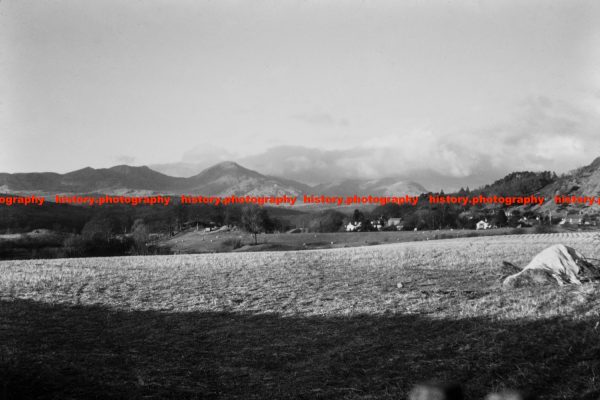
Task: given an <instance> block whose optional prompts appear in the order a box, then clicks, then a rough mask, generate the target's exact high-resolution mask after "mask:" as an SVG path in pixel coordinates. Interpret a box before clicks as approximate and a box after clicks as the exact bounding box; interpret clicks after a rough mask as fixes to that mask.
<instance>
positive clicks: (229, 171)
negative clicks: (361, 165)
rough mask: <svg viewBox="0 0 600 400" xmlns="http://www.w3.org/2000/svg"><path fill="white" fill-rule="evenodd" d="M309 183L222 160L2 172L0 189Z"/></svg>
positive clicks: (164, 190) (220, 190)
mask: <svg viewBox="0 0 600 400" xmlns="http://www.w3.org/2000/svg"><path fill="white" fill-rule="evenodd" d="M307 188H308V186H306V185H304V184H302V183H299V182H294V181H291V180H287V179H281V178H276V177H271V176H265V175H262V174H260V173H258V172H256V171H252V170H249V169H247V168H244V167H242V166H240V165H238V164H236V163H234V162H223V163H220V164H217V165H215V166H213V167H211V168H208V169H206V170H204V171H202V172H201V173H199V174H197V175H194V176H192V177H189V178H179V177H173V176H168V175H164V174H161V173H160V172H157V171H154V170H152V169H150V168H148V167H145V166H144V167H131V166H127V165H118V166H115V167H112V168H100V169H94V168H89V167H88V168H83V169H80V170H77V171H73V172H69V173H66V174H57V173H17V174H0V192H3V193H18V192H32V191H36V192H43V193H49V194H54V193H107V194H129V193H131V192H136V191H137V192H139V191H146V192H155V193H161V194H182V193H203V194H207V195H209V194H210V195H215V196H226V195H231V194H235V195H247V194H250V195H252V194H261V195H283V194H287V195H298V194H300V193H303V192H304V191H306V190H307Z"/></svg>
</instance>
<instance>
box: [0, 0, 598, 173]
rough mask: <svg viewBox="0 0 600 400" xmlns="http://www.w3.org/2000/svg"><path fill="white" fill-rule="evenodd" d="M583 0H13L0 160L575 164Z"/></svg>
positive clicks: (2, 36) (594, 52)
mask: <svg viewBox="0 0 600 400" xmlns="http://www.w3.org/2000/svg"><path fill="white" fill-rule="evenodd" d="M594 3H595V2H594V1H584V0H579V1H566V0H565V1H527V2H523V1H522V0H519V1H390V2H386V1H382V0H377V1H351V0H346V1H327V2H324V1H286V0H278V1H243V2H242V1H240V2H234V1H199V0H194V1H189V2H188V1H172V0H168V1H167V0H163V1H156V0H144V1H134V0H122V1H112V0H102V1H92V0H88V1H80V0H73V1H62V0H60V1H56V0H48V1H36V0H31V1H30V0H5V1H2V2H1V3H0V94H1V103H0V107H1V109H0V171H4V172H18V171H19V172H23V171H58V172H66V171H69V170H74V169H79V168H81V167H84V166H92V167H107V166H111V165H115V164H122V163H128V164H133V165H143V164H156V163H169V162H177V161H188V162H200V163H207V162H212V161H214V160H221V159H234V160H238V161H241V160H247V161H248V162H250V163H251V164H252V166H262V168H263V169H264V170H263V171H261V172H267V173H278V172H279V173H284V172H285V173H288V174H290V175H292V176H293V177H295V178H296V179H302V178H303V177H304V180H311V181H313V182H314V181H318V180H319V176H320V174H322V173H323V174H324V173H325V172H327V171H328V172H329V175H330V176H327V178H328V179H330V178H336V177H344V176H361V177H376V176H386V175H393V174H396V173H404V172H406V171H409V170H424V169H431V170H432V171H434V172H436V173H438V174H442V175H447V176H449V177H452V178H461V177H464V178H465V179H467V180H468V178H469V177H472V176H474V175H478V174H479V175H482V174H483V175H486V176H490V177H494V176H496V175H497V174H500V173H502V172H504V171H506V172H508V171H513V170H522V169H552V170H557V171H559V172H560V171H565V170H569V169H571V168H574V167H576V166H580V165H583V164H586V163H589V162H590V161H591V160H592V159H594V158H595V157H597V156H600V117H599V116H600V13H599V11H600V8H599V7H598V6H595V5H594ZM596 3H597V2H596ZM280 146H285V147H283V148H281V147H280ZM290 146H296V147H290ZM277 147H279V148H280V149H283V150H284V152H285V151H287V153H286V157H277V156H276V155H277V150H273V148H277ZM294 148H295V149H296V150H293V149H294ZM306 148H308V149H313V150H308V149H306ZM290 149H292V151H290ZM274 154H275V156H273V155H274ZM319 171H320V172H319Z"/></svg>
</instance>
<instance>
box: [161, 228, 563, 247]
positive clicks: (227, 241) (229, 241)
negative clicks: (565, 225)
mask: <svg viewBox="0 0 600 400" xmlns="http://www.w3.org/2000/svg"><path fill="white" fill-rule="evenodd" d="M553 229H556V230H561V231H564V233H571V232H570V231H568V230H566V229H562V228H559V227H556V226H555V227H553ZM520 231H522V232H524V233H533V232H534V229H533V228H523V229H520ZM513 232H515V228H500V229H489V230H479V231H476V230H471V229H456V230H449V229H445V230H435V231H414V232H413V231H396V232H332V233H294V234H291V233H269V234H260V235H258V246H254V245H253V244H254V238H253V237H252V235H250V234H248V233H245V232H243V231H239V230H232V231H229V230H221V231H212V232H204V231H197V232H196V231H194V230H189V231H187V232H182V233H180V234H178V235H177V236H175V237H173V238H169V239H167V240H165V241H163V242H162V243H161V246H165V247H168V248H169V249H171V250H172V251H173V252H174V253H176V254H194V253H214V252H228V251H264V250H270V251H285V250H309V249H331V248H339V247H356V246H372V245H376V244H385V243H401V242H415V241H421V240H437V239H451V238H465V237H479V236H497V235H507V234H512V233H513ZM236 242H237V243H238V246H241V247H239V248H235V247H236V246H233V243H236Z"/></svg>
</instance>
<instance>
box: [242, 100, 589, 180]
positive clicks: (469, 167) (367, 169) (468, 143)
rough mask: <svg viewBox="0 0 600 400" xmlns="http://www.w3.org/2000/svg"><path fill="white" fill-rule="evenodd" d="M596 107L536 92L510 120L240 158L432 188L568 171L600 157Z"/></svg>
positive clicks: (276, 169) (292, 173)
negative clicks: (412, 182) (342, 146)
mask: <svg viewBox="0 0 600 400" xmlns="http://www.w3.org/2000/svg"><path fill="white" fill-rule="evenodd" d="M586 104H587V105H586ZM597 106H598V101H597V98H596V102H591V103H590V102H587V103H586V102H585V101H582V102H579V103H577V104H573V103H567V102H564V101H560V100H556V99H552V98H548V97H532V98H528V99H526V100H525V101H524V102H523V103H522V104H520V105H519V107H518V108H517V111H516V112H515V113H514V115H510V116H508V118H507V121H506V122H505V123H503V124H498V125H495V126H489V127H485V128H482V129H473V130H470V131H467V132H452V133H444V132H434V131H432V130H415V131H411V132H408V133H402V134H387V135H378V136H377V135H374V136H371V137H370V138H369V139H366V140H365V141H363V142H362V143H361V144H359V145H357V146H354V147H351V148H347V149H338V150H324V149H318V148H310V147H305V146H279V147H274V148H270V149H268V150H266V151H265V152H264V153H262V154H258V155H254V156H250V157H245V158H242V159H240V162H241V163H242V164H243V165H246V166H247V167H249V168H253V169H256V170H258V171H260V172H263V173H268V174H273V175H280V176H284V177H286V178H290V179H296V180H299V181H302V182H306V183H311V184H315V183H323V182H328V181H335V180H342V179H351V178H381V177H385V176H399V177H405V178H408V179H414V180H417V179H418V181H419V183H421V184H423V185H424V186H426V187H434V188H438V187H443V188H456V187H460V186H463V185H464V186H471V187H474V186H477V185H480V184H482V183H487V182H491V181H493V180H496V179H499V178H500V177H502V176H504V175H505V174H508V173H510V172H512V171H518V170H538V171H539V170H553V171H557V172H565V171H568V170H570V169H573V168H576V167H578V166H581V165H583V164H585V163H587V162H589V161H591V160H593V159H594V158H596V157H597V156H600V154H598V153H597V152H598V149H600V135H598V134H597V132H599V131H600V118H599V117H598V115H597V113H596V112H595V110H596V109H597ZM321 119H322V121H323V122H324V121H326V120H329V119H327V118H325V117H323V118H321Z"/></svg>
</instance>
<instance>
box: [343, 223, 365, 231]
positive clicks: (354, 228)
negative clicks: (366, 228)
mask: <svg viewBox="0 0 600 400" xmlns="http://www.w3.org/2000/svg"><path fill="white" fill-rule="evenodd" d="M361 226H362V223H361V222H360V221H359V222H356V223H354V222H348V225H346V232H355V231H357V230H359V229H360V227H361Z"/></svg>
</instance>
